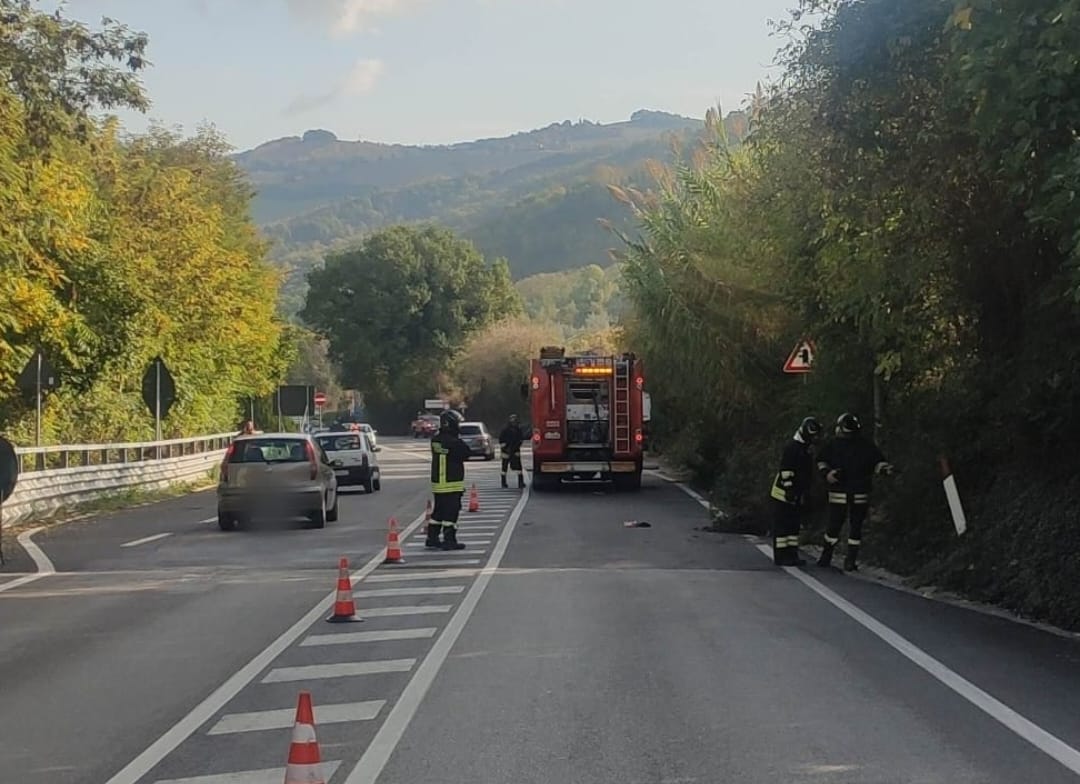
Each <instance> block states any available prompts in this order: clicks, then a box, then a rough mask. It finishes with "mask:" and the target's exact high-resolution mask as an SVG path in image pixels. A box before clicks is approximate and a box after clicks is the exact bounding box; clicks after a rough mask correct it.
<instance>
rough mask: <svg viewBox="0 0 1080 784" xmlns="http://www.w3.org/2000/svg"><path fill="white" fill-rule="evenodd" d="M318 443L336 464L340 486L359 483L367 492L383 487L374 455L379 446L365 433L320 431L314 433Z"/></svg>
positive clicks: (335, 471) (335, 470)
mask: <svg viewBox="0 0 1080 784" xmlns="http://www.w3.org/2000/svg"><path fill="white" fill-rule="evenodd" d="M315 440H316V441H317V442H318V444H319V446H321V447H322V448H323V451H324V452H326V456H327V457H328V458H329V459H330V462H331V463H332V464H333V466H334V474H335V476H336V477H337V484H338V487H350V486H356V485H360V486H362V487H363V488H364V490H365V492H368V493H374V492H376V491H377V490H381V489H382V476H381V474H382V472H381V471H380V470H379V459H378V457H377V456H376V455H375V452H377V451H378V447H373V446H372V445H371V440H370V439H369V438H368V436H367V435H365V434H364V433H360V432H356V431H353V432H351V433H319V434H318V435H317V436H315Z"/></svg>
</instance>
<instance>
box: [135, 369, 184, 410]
mask: <svg viewBox="0 0 1080 784" xmlns="http://www.w3.org/2000/svg"><path fill="white" fill-rule="evenodd" d="M142 399H143V402H144V403H145V404H146V407H147V408H148V409H150V413H151V414H152V415H153V416H154V418H155V419H164V418H165V417H167V416H168V415H169V411H171V410H172V407H173V404H174V403H176V382H175V381H174V380H173V377H172V373H170V372H169V367H168V365H166V364H165V360H164V359H162V358H161V357H154V359H153V360H152V361H151V362H150V364H149V365H147V367H146V372H145V373H143V378H142Z"/></svg>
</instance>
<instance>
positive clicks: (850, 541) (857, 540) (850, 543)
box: [847, 539, 862, 547]
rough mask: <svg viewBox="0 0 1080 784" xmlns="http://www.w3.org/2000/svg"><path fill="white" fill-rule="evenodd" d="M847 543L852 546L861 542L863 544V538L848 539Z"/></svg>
mask: <svg viewBox="0 0 1080 784" xmlns="http://www.w3.org/2000/svg"><path fill="white" fill-rule="evenodd" d="M847 543H848V544H849V545H851V546H852V547H858V546H859V545H860V544H862V539H848V540H847Z"/></svg>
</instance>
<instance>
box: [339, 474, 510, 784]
mask: <svg viewBox="0 0 1080 784" xmlns="http://www.w3.org/2000/svg"><path fill="white" fill-rule="evenodd" d="M528 500H529V488H525V491H524V492H523V493H522V494H521V500H519V501H518V504H517V506H516V507H515V508H514V511H513V512H512V513H511V515H510V519H509V520H507V521H506V527H505V528H504V529H503V532H502V535H501V536H500V537H499V542H498V544H497V545H495V549H494V551H493V552H492V553H491V557H490V558H489V559H488V562H487V566H485V567H484V569H483V571H481V573H480V575H479V576H478V577H477V578H476V580H475V581H474V582H473V584H472V587H471V588H469V593H468V594H466V596H465V598H464V599H463V600H462V602H461V604H460V605H459V606H458V609H457V611H456V612H455V613H454V614H453V615H452V616H451V618H450V621H449V622H448V623H447V624H446V628H445V629H443V632H442V634H440V635H439V638H438V639H437V640H436V641H435V644H434V645H433V646H432V647H431V650H430V651H429V652H428V654H427V656H425V657H424V661H423V662H422V663H421V664H420V666H419V667H418V668H417V670H416V673H415V674H414V675H413V677H412V678H410V679H409V682H408V684H407V685H406V686H405V690H404V691H403V692H402V693H401V697H400V698H398V701H397V703H396V704H395V705H394V707H393V708H392V709H391V711H390V713H389V714H388V715H387V717H386V720H385V721H384V722H383V724H382V726H381V727H379V731H378V732H377V733H375V737H374V738H373V739H372V741H371V743H370V744H369V745H368V747H367V749H366V750H365V751H364V756H362V757H361V758H360V760H359V762H357V763H356V767H354V768H353V769H352V770H351V771H350V772H349V775H348V777H347V778H346V779H345V781H344V782H341V784H374V782H375V781H377V780H378V778H379V774H380V773H382V770H383V768H384V767H386V763H387V761H389V759H390V755H391V754H393V753H394V749H395V748H397V745H398V743H399V742H400V741H401V737H402V735H404V734H405V729H406V728H407V727H408V726H409V722H410V721H412V718H413V716H415V715H416V711H417V709H418V708H419V707H420V703H421V701H422V700H423V699H424V695H425V694H427V690H428V689H429V688H430V687H431V684H432V683H433V682H434V681H435V676H436V675H438V673H439V669H440V668H441V667H442V665H443V662H445V661H446V657H447V655H449V653H450V650H451V648H453V647H454V643H455V642H456V641H457V638H458V636H459V635H460V634H461V631H462V629H464V628H465V624H466V623H468V621H469V618H470V617H471V616H472V614H473V611H474V610H475V609H476V605H477V604H478V603H479V601H480V597H481V596H483V594H484V590H485V589H486V588H487V586H488V583H490V582H491V578H492V577H493V576H494V575H495V572H496V571H497V570H498V568H499V563H500V562H501V561H502V559H503V556H504V555H505V554H506V548H507V547H509V546H510V537H511V536H513V534H514V529H515V528H516V527H517V521H518V518H520V517H521V513H522V511H523V510H524V509H525V504H526V503H527V502H528Z"/></svg>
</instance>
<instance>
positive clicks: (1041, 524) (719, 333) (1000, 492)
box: [615, 0, 1080, 628]
mask: <svg viewBox="0 0 1080 784" xmlns="http://www.w3.org/2000/svg"><path fill="white" fill-rule="evenodd" d="M1078 21H1080V2H1077V0H1023V1H1021V0H1003V1H1002V2H995V3H992V4H991V3H983V2H971V3H959V4H956V6H955V8H954V6H953V4H942V3H940V2H938V1H937V0H913V2H907V3H896V2H892V0H802V2H801V3H800V4H799V10H798V11H797V12H796V13H795V15H794V18H793V19H792V20H791V21H790V22H788V23H787V24H785V25H783V26H782V28H781V33H782V34H783V35H784V36H785V37H786V39H787V40H788V41H789V42H790V43H789V45H788V46H787V47H786V48H785V49H784V50H783V51H782V52H781V55H780V61H781V63H782V64H783V67H784V74H783V77H782V79H780V80H779V81H778V83H777V84H775V85H774V86H772V87H771V88H769V89H767V90H765V91H763V92H762V93H761V94H759V96H758V97H757V98H756V100H755V101H754V106H753V107H752V108H753V112H752V118H751V127H750V133H749V136H748V138H747V140H746V141H745V143H744V144H743V145H741V146H739V147H738V148H735V147H733V146H732V145H729V144H728V143H727V140H726V139H725V134H724V132H723V127H722V125H721V124H720V123H719V122H718V118H719V115H718V114H717V113H711V114H710V118H709V122H708V128H709V133H708V134H707V136H706V138H705V139H704V140H703V142H702V143H701V144H700V145H698V146H696V147H694V148H693V149H688V150H687V151H686V153H685V155H684V156H683V157H682V159H681V160H680V161H679V162H678V163H677V164H675V165H672V166H670V167H667V168H666V169H665V170H664V171H662V172H657V177H656V178H655V180H656V181H655V184H654V187H652V188H651V189H650V190H649V192H647V193H643V192H637V193H635V192H632V191H630V190H629V189H621V190H620V189H615V195H616V196H617V198H618V199H620V200H621V201H623V202H624V203H626V204H628V205H629V206H630V207H631V208H632V209H633V210H634V212H635V214H636V216H637V219H638V223H639V226H640V235H638V234H634V235H631V236H627V237H626V238H625V239H626V246H625V252H624V254H623V261H622V267H621V270H622V275H623V279H624V281H625V292H626V296H627V298H628V299H629V301H630V303H631V306H632V310H633V317H632V318H631V319H629V320H628V321H627V324H626V328H627V334H628V338H629V340H630V344H631V345H632V346H633V347H634V348H635V349H637V350H638V351H639V352H641V353H642V354H643V355H644V356H645V358H646V360H647V363H648V368H649V384H650V388H651V390H652V392H653V395H654V400H655V405H656V410H657V411H658V412H660V413H658V417H657V421H656V425H657V427H659V428H660V429H661V433H660V436H661V438H662V440H663V442H664V443H665V444H666V445H667V447H668V450H669V452H671V453H672V454H673V455H675V456H677V457H679V458H681V460H682V461H683V462H684V463H685V464H687V465H688V466H689V467H691V468H692V469H693V470H694V473H695V475H696V478H697V481H698V482H699V483H701V485H703V486H705V487H706V488H708V489H710V490H711V492H712V495H713V498H714V500H715V501H716V502H717V503H718V504H720V505H722V506H724V507H725V508H728V509H732V510H735V511H738V512H741V513H742V514H743V515H745V516H747V517H748V518H749V519H750V520H751V521H752V522H753V523H755V524H756V525H758V526H759V527H760V526H762V525H763V524H764V522H765V519H766V518H765V515H766V514H767V510H766V508H765V504H766V500H767V497H768V493H767V488H768V483H769V480H770V479H771V476H772V471H774V470H775V461H776V459H777V456H778V454H779V450H780V448H781V446H782V444H783V442H784V440H785V439H787V438H789V437H790V435H791V433H792V432H793V430H794V428H795V426H796V425H797V423H798V421H799V419H800V418H801V417H802V416H805V415H807V414H815V415H817V416H819V417H821V418H823V419H824V420H826V421H827V422H830V423H831V422H832V421H833V420H835V417H836V416H837V415H839V414H840V413H841V412H843V411H854V412H857V413H859V414H860V415H861V416H862V417H863V420H864V422H865V423H866V426H867V429H868V430H869V431H871V432H873V431H874V426H873V422H874V413H875V409H877V410H878V412H879V413H880V423H879V424H880V426H879V427H878V428H877V433H876V435H877V437H878V440H879V442H880V444H881V445H882V447H883V448H884V450H885V453H886V454H887V455H888V456H889V457H890V459H891V460H892V461H893V462H894V463H896V464H897V465H898V466H900V467H901V470H902V472H903V473H902V474H901V475H900V476H899V477H897V478H895V479H892V480H888V481H886V482H882V483H881V490H882V492H881V502H880V503H879V506H878V515H877V517H878V519H876V520H874V523H873V524H872V525H871V526H869V532H868V535H867V536H865V537H864V539H865V542H864V543H865V544H866V545H867V547H866V548H865V549H866V550H867V552H868V555H870V556H871V557H873V558H875V559H876V560H877V561H878V562H879V563H881V564H882V565H884V566H886V567H888V568H890V569H893V570H895V571H899V572H901V573H903V574H907V575H913V576H914V577H915V578H916V579H917V580H919V581H923V582H935V583H936V584H938V585H940V586H942V587H945V588H949V589H954V590H959V591H961V592H963V593H965V594H967V595H968V596H971V597H973V598H976V599H982V600H987V601H991V602H995V603H998V604H1002V605H1005V606H1007V607H1009V608H1011V609H1014V610H1017V611H1020V612H1021V613H1024V614H1027V615H1030V616H1035V617H1039V618H1043V619H1048V620H1050V621H1052V622H1053V623H1055V624H1058V625H1061V626H1064V627H1068V628H1078V624H1080V620H1078V619H1080V562H1078V561H1077V559H1076V558H1075V557H1073V554H1074V553H1075V552H1076V550H1077V545H1080V534H1078V529H1077V526H1076V523H1075V519H1074V518H1075V515H1074V514H1072V513H1071V512H1070V511H1069V509H1070V507H1071V506H1072V505H1073V504H1072V498H1073V496H1074V494H1075V491H1076V490H1077V489H1078V488H1077V480H1076V466H1075V465H1073V463H1074V462H1075V461H1074V460H1073V459H1072V458H1070V457H1069V455H1070V454H1071V453H1072V449H1071V439H1072V437H1073V436H1074V435H1075V433H1077V432H1080V408H1078V407H1077V405H1076V402H1075V401H1076V400H1077V398H1078V395H1080V364H1078V361H1077V359H1078V357H1077V353H1078V349H1077V344H1076V341H1075V340H1074V339H1073V338H1074V336H1075V335H1076V334H1077V332H1078V327H1080V320H1078V319H1080V311H1078V303H1080V276H1078V274H1077V269H1078V263H1077V262H1078V258H1080V245H1078V242H1080V210H1078V209H1077V202H1076V194H1077V192H1078V191H1080V176H1078V172H1080V166H1078V162H1080V152H1078V147H1077V144H1076V128H1077V126H1078V124H1080V98H1078V97H1077V96H1080V71H1078V70H1077V68H1076V67H1075V62H1076V58H1075V52H1076V50H1077V45H1078V44H1080V40H1078V38H1080V26H1078V25H1077V22H1078ZM804 336H805V337H809V338H811V339H813V340H814V341H815V343H816V347H817V357H816V364H815V367H814V372H813V373H812V374H811V376H810V377H809V378H808V379H806V380H805V381H804V380H803V379H800V378H798V377H785V376H784V375H783V374H782V373H781V372H780V369H781V365H782V363H783V361H784V359H785V358H786V356H787V354H788V352H789V351H790V350H791V348H792V347H793V346H794V344H795V343H796V342H797V341H798V340H799V339H800V338H802V337H804ZM939 456H946V457H947V458H948V459H949V460H950V462H951V464H952V465H953V467H954V468H955V471H956V476H957V480H958V483H959V486H960V490H961V493H962V495H963V499H964V502H965V505H966V511H967V514H968V522H969V530H968V532H967V533H966V534H965V535H964V536H963V537H957V534H956V531H955V530H954V528H953V525H952V523H951V520H950V516H949V512H948V509H947V506H946V502H945V497H944V493H943V491H942V486H941V476H940V473H939V469H938V457H939Z"/></svg>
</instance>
